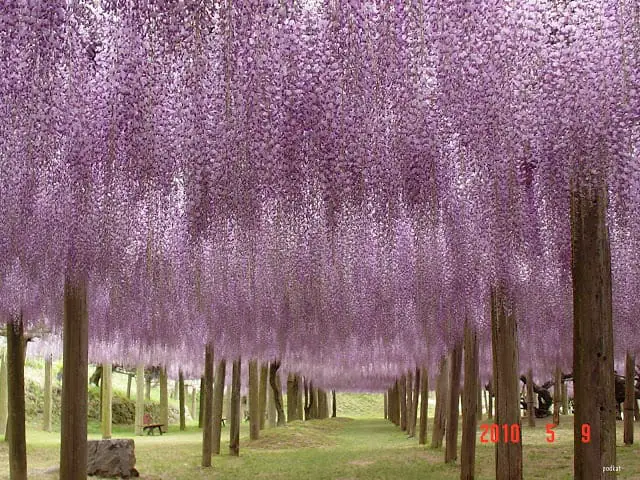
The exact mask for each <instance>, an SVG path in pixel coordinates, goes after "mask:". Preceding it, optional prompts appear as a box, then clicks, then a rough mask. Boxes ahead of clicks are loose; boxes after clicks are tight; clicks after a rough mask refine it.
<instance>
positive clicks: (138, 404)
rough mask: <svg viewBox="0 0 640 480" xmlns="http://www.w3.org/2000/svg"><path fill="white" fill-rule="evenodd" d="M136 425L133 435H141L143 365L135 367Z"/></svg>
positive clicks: (142, 418) (142, 420) (142, 422)
mask: <svg viewBox="0 0 640 480" xmlns="http://www.w3.org/2000/svg"><path fill="white" fill-rule="evenodd" d="M135 422H136V425H135V434H136V435H142V426H143V424H144V365H138V366H137V367H136V420H135Z"/></svg>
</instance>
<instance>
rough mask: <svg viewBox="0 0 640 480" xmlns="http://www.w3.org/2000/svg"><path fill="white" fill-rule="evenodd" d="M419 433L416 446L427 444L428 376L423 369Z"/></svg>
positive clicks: (421, 375)
mask: <svg viewBox="0 0 640 480" xmlns="http://www.w3.org/2000/svg"><path fill="white" fill-rule="evenodd" d="M420 382H421V383H420V433H419V434H418V444H419V445H425V444H426V443H427V423H428V422H427V420H428V418H429V374H428V373H427V369H426V368H425V367H423V368H422V371H421V372H420Z"/></svg>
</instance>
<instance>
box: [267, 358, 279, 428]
mask: <svg viewBox="0 0 640 480" xmlns="http://www.w3.org/2000/svg"><path fill="white" fill-rule="evenodd" d="M267 372H268V373H267V426H268V427H269V428H274V427H275V426H276V418H277V415H278V412H277V410H276V402H275V400H274V398H273V388H271V372H270V369H269V368H267Z"/></svg>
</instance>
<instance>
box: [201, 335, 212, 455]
mask: <svg viewBox="0 0 640 480" xmlns="http://www.w3.org/2000/svg"><path fill="white" fill-rule="evenodd" d="M203 383H204V385H203V387H204V388H203V390H204V394H203V395H201V397H200V398H203V397H204V405H203V404H202V403H201V404H200V410H201V412H202V466H203V467H210V466H211V454H212V451H213V403H212V402H211V398H212V397H213V345H212V344H210V343H208V344H207V346H206V347H205V349H204V382H203Z"/></svg>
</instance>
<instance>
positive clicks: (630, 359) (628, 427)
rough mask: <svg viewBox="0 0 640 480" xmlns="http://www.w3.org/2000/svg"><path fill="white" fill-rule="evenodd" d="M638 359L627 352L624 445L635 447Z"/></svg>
mask: <svg viewBox="0 0 640 480" xmlns="http://www.w3.org/2000/svg"><path fill="white" fill-rule="evenodd" d="M635 370H636V359H635V356H634V355H631V353H630V352H628V351H627V356H626V363H625V377H626V378H625V385H624V444H625V445H633V416H634V411H635V404H636V396H635V383H636V379H635V375H636V371H635Z"/></svg>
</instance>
